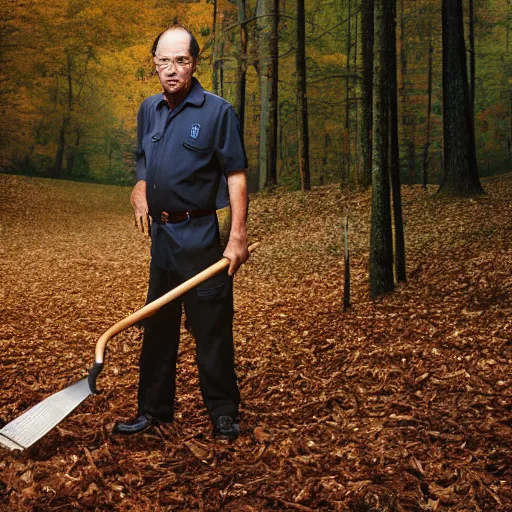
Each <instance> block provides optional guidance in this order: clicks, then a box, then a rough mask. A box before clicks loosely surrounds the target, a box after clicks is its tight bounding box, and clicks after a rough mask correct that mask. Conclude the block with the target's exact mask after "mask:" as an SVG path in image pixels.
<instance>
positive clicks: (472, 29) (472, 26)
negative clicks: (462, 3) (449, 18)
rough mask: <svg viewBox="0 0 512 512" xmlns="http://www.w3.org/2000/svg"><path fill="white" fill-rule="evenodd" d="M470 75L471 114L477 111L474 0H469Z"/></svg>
mask: <svg viewBox="0 0 512 512" xmlns="http://www.w3.org/2000/svg"><path fill="white" fill-rule="evenodd" d="M469 76H470V87H469V94H470V101H471V116H474V112H475V76H476V66H475V11H474V8H473V0H469Z"/></svg>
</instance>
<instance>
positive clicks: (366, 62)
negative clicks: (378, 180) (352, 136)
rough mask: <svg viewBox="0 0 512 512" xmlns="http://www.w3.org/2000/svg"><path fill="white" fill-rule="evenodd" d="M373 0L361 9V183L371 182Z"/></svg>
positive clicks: (368, 0)
mask: <svg viewBox="0 0 512 512" xmlns="http://www.w3.org/2000/svg"><path fill="white" fill-rule="evenodd" d="M373 25H374V22H373V0H364V1H363V4H362V10H361V52H362V60H363V80H362V83H361V95H362V109H363V122H362V127H361V151H362V154H363V170H362V173H361V185H362V186H363V187H365V188H366V187H368V186H370V185H371V182H372V124H373V40H374V34H373Z"/></svg>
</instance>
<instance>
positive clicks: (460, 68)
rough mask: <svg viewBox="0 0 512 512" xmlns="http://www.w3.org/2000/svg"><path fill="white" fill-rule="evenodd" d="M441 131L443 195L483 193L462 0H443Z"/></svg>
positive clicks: (440, 190) (440, 189)
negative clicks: (470, 91) (442, 142)
mask: <svg viewBox="0 0 512 512" xmlns="http://www.w3.org/2000/svg"><path fill="white" fill-rule="evenodd" d="M442 11H443V19H442V27H443V134H444V166H445V173H446V180H445V181H444V184H443V185H442V186H441V187H440V188H439V192H440V193H443V194H446V195H455V196H472V195H479V194H484V193H485V192H484V189H483V188H482V185H481V184H480V179H479V177H478V168H477V163H476V149H475V131H474V127H473V117H472V115H471V102H470V95H469V87H468V76H467V66H466V49H465V45H464V26H463V17H462V0H443V8H442Z"/></svg>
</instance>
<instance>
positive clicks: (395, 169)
mask: <svg viewBox="0 0 512 512" xmlns="http://www.w3.org/2000/svg"><path fill="white" fill-rule="evenodd" d="M388 2H389V6H388V7H389V10H390V12H389V18H390V19H389V21H387V22H386V25H388V24H389V28H388V33H386V37H387V38H388V39H389V43H387V44H386V48H387V47H388V45H389V56H388V60H389V67H390V69H389V87H388V88H387V91H388V93H389V122H390V124H389V129H390V133H389V145H390V147H389V149H390V152H389V170H390V174H391V195H392V198H393V226H394V228H395V229H394V238H393V242H394V254H395V271H396V278H397V280H398V282H401V281H405V241H404V224H403V220H402V194H401V190H400V152H399V147H398V84H397V75H396V74H397V65H396V21H395V19H396V0H388Z"/></svg>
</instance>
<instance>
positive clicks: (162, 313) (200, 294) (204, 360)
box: [138, 262, 240, 422]
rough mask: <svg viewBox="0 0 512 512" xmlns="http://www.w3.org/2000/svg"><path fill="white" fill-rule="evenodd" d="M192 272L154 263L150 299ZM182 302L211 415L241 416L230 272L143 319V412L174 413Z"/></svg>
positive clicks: (163, 416)
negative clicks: (173, 269) (183, 273)
mask: <svg viewBox="0 0 512 512" xmlns="http://www.w3.org/2000/svg"><path fill="white" fill-rule="evenodd" d="M188 277H190V276H184V275H180V273H178V272H174V271H169V270H164V269H161V268H159V267H157V266H156V265H155V264H154V263H153V262H152V263H151V265H150V276H149V290H148V298H147V302H151V301H153V300H155V299H157V298H158V297H160V296H162V295H164V294H165V293H167V292H168V291H169V290H170V289H172V288H174V287H176V286H178V285H179V284H181V283H182V282H184V281H185V280H186V279H187V278H188ZM182 304H183V305H184V307H185V313H186V316H187V322H188V325H189V327H190V330H191V332H192V334H193V336H194V338H195V340H196V362H197V365H198V369H199V382H200V387H201V393H202V396H203V400H204V403H205V405H206V409H207V411H208V414H209V415H210V417H211V418H212V420H215V419H216V418H218V417H219V416H224V415H229V416H232V417H236V416H237V415H238V406H239V403H240V393H239V391H238V386H237V381H236V374H235V369H234V349H233V281H232V278H230V277H229V276H228V274H227V271H226V272H223V273H222V274H219V275H217V276H214V277H213V278H210V279H208V280H207V281H205V282H204V283H202V284H201V285H199V286H198V287H196V288H194V289H192V290H190V291H189V292H188V293H186V294H185V295H184V296H182V297H181V298H178V299H176V300H175V301H173V302H171V303H169V304H167V305H166V306H164V307H163V308H161V309H160V310H159V311H158V312H157V313H156V314H155V315H153V316H152V317H149V318H147V319H146V320H145V321H144V340H143V344H142V352H141V356H140V362H139V364H140V381H139V393H138V400H139V414H144V413H149V414H150V415H151V416H153V417H154V418H157V419H159V420H161V421H165V422H170V421H172V419H173V414H174V396H175V391H176V362H177V358H178V345H179V339H180V326H181V313H182Z"/></svg>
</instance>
